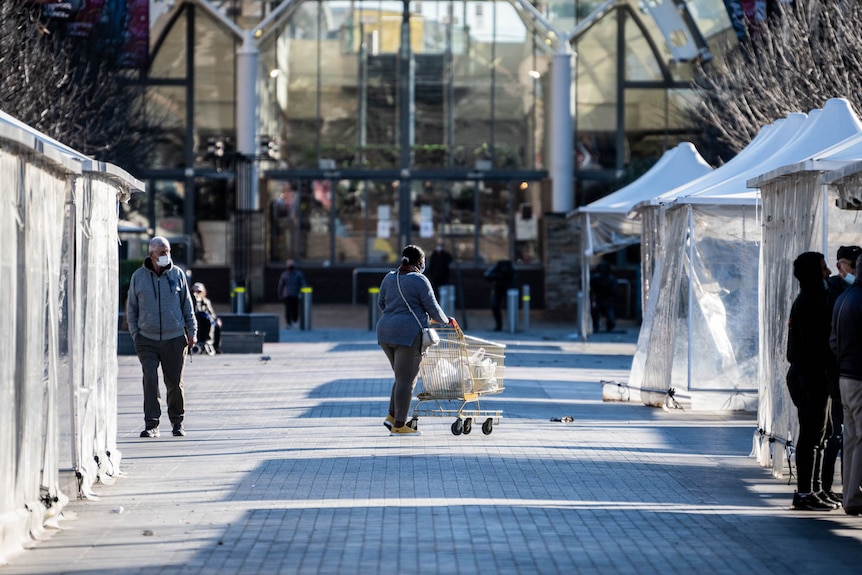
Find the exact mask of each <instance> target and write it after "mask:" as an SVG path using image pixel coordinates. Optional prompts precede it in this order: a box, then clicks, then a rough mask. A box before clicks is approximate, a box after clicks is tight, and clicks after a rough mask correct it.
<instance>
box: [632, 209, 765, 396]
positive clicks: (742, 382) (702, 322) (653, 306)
mask: <svg viewBox="0 0 862 575" xmlns="http://www.w3.org/2000/svg"><path fill="white" fill-rule="evenodd" d="M652 211H659V212H662V213H664V215H663V216H662V215H661V214H658V215H647V214H649V213H650V212H652ZM644 214H645V215H647V217H649V218H651V219H654V220H656V221H658V222H663V223H661V224H660V227H661V232H660V235H661V238H662V241H661V244H660V249H659V251H658V255H657V256H656V258H655V262H653V267H654V271H653V277H652V279H651V280H650V283H651V285H652V288H651V290H650V296H649V298H648V299H647V305H646V307H645V313H644V321H643V325H642V327H641V333H640V335H639V338H638V344H637V348H636V351H635V357H634V359H633V362H632V370H631V375H630V378H629V385H630V386H633V387H637V388H640V390H641V399H642V401H643V402H644V403H645V404H647V405H657V404H660V403H662V402H663V401H664V399H665V396H666V395H667V393H668V390H670V389H673V390H674V393H675V394H676V396H677V397H678V398H679V399H681V400H683V401H686V402H689V403H690V406H691V408H692V409H699V410H753V409H754V408H755V406H756V405H757V395H756V390H757V375H758V374H757V361H758V346H757V341H758V331H757V329H758V326H757V321H756V320H755V318H756V317H757V287H758V283H757V282H758V253H759V248H760V243H759V242H760V225H759V222H758V219H757V211H756V209H755V207H754V206H747V205H741V206H733V205H729V206H720V205H717V206H710V205H685V204H684V205H679V206H674V207H671V208H662V207H651V208H646V209H645V210H644Z"/></svg>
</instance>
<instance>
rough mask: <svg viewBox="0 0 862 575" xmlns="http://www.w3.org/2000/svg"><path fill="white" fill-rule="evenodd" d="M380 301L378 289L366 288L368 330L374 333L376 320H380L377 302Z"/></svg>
mask: <svg viewBox="0 0 862 575" xmlns="http://www.w3.org/2000/svg"><path fill="white" fill-rule="evenodd" d="M379 299H380V288H376V287H373V288H368V330H369V331H374V330H375V328H376V327H377V320H378V319H380V307H379V306H378V305H377V301H378V300H379Z"/></svg>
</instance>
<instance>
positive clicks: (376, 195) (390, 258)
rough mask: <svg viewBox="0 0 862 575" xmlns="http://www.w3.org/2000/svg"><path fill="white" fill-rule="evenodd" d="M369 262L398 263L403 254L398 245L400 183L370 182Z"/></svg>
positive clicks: (368, 194)
mask: <svg viewBox="0 0 862 575" xmlns="http://www.w3.org/2000/svg"><path fill="white" fill-rule="evenodd" d="M367 185H368V186H369V187H368V191H367V202H368V210H367V213H368V232H369V235H368V262H369V263H371V264H383V265H386V264H393V263H396V262H397V261H398V259H399V256H400V254H401V248H402V247H404V246H399V245H398V229H399V226H398V182H369V184H367Z"/></svg>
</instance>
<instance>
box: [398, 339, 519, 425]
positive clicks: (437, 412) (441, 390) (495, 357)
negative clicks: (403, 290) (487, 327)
mask: <svg viewBox="0 0 862 575" xmlns="http://www.w3.org/2000/svg"><path fill="white" fill-rule="evenodd" d="M435 329H436V330H437V333H438V334H439V335H440V343H438V344H437V345H435V346H433V347H429V348H428V349H427V351H426V352H425V356H424V357H423V358H422V363H421V364H420V365H419V376H420V378H421V385H422V388H421V391H420V393H419V395H418V398H419V401H417V402H416V405H415V406H414V407H413V414H412V419H411V420H410V421H409V422H408V423H407V425H409V426H410V427H412V428H413V429H416V428H417V427H418V425H419V423H418V420H419V417H420V416H431V417H435V416H436V417H443V416H446V415H449V416H452V415H454V416H455V417H456V419H455V421H454V422H453V423H452V428H451V429H452V433H453V434H454V435H461V434H462V433H463V434H469V433H470V432H471V431H472V430H473V420H474V419H480V418H485V421H484V422H483V423H482V433H484V434H485V435H490V433H491V432H492V431H493V429H494V422H495V420H496V421H497V422H499V420H500V419H502V417H503V415H502V412H501V411H487V410H482V409H480V406H479V398H480V397H482V396H483V395H495V394H499V393H502V392H503V389H504V385H503V383H504V382H503V369H504V365H503V364H504V361H505V348H506V346H505V345H504V344H502V343H496V342H493V341H488V340H484V339H479V338H477V337H471V336H468V335H464V332H463V331H461V328H460V327H457V326H455V327H453V326H448V325H446V326H441V327H435ZM455 401H458V402H460V403H461V405H460V406H459V407H458V408H457V409H447V408H446V407H444V404H443V402H455ZM468 403H475V404H476V409H465V406H466V405H467V404H468ZM432 406H433V407H432ZM452 407H454V406H452Z"/></svg>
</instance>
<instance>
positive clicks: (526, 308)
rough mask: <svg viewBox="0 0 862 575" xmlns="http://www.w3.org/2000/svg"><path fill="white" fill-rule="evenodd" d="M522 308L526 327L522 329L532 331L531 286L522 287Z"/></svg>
mask: <svg viewBox="0 0 862 575" xmlns="http://www.w3.org/2000/svg"><path fill="white" fill-rule="evenodd" d="M521 306H522V307H523V312H524V325H523V327H522V328H521V329H523V330H524V331H530V286H521Z"/></svg>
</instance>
